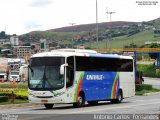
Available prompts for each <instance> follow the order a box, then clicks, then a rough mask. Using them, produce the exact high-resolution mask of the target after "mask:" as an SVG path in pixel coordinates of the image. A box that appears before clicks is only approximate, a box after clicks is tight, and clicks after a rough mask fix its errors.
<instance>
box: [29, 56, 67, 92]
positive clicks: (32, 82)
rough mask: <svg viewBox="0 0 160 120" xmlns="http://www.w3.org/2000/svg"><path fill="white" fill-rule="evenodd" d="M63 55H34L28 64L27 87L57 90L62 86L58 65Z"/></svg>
mask: <svg viewBox="0 0 160 120" xmlns="http://www.w3.org/2000/svg"><path fill="white" fill-rule="evenodd" d="M64 62H65V58H64V57H35V58H31V60H30V64H29V81H28V83H29V88H30V89H34V90H48V89H51V90H58V89H61V88H63V87H64V76H63V75H60V66H61V65H62V64H64Z"/></svg>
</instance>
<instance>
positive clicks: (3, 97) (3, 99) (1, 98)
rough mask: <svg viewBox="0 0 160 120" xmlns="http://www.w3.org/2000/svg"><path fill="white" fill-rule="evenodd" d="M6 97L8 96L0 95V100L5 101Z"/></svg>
mask: <svg viewBox="0 0 160 120" xmlns="http://www.w3.org/2000/svg"><path fill="white" fill-rule="evenodd" d="M8 99H9V98H8V96H0V102H7V101H8Z"/></svg>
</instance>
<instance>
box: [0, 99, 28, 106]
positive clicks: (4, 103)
mask: <svg viewBox="0 0 160 120" xmlns="http://www.w3.org/2000/svg"><path fill="white" fill-rule="evenodd" d="M23 103H29V101H28V100H15V101H14V102H11V101H8V102H0V105H8V104H23Z"/></svg>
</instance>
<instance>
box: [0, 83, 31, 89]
mask: <svg viewBox="0 0 160 120" xmlns="http://www.w3.org/2000/svg"><path fill="white" fill-rule="evenodd" d="M0 88H12V89H28V85H27V84H21V83H17V84H15V85H13V84H0Z"/></svg>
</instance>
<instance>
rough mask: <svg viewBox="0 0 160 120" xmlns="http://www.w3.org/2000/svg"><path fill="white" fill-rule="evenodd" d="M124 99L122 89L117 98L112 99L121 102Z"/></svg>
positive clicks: (114, 101)
mask: <svg viewBox="0 0 160 120" xmlns="http://www.w3.org/2000/svg"><path fill="white" fill-rule="evenodd" d="M122 100H123V95H122V91H119V92H118V95H117V98H116V99H112V100H111V103H121V102H122Z"/></svg>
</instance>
